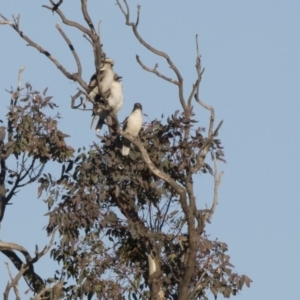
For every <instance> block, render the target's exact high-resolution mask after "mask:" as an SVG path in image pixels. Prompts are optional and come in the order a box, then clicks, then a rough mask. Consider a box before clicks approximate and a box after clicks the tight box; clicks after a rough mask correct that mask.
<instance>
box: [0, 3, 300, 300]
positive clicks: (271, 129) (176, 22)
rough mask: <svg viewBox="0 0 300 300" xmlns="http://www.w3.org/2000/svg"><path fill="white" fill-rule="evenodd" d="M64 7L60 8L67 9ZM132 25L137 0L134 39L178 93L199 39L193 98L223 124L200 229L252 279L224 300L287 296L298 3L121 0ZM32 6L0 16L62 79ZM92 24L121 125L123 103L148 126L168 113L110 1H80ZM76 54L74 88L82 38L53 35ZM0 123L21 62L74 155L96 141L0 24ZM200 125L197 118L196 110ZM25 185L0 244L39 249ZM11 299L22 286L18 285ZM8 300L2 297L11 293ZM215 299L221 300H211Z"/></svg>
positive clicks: (202, 182) (294, 236)
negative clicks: (54, 110) (216, 185)
mask: <svg viewBox="0 0 300 300" xmlns="http://www.w3.org/2000/svg"><path fill="white" fill-rule="evenodd" d="M65 2H66V3H63V6H62V9H63V10H64V11H65V13H66V15H67V16H68V17H69V18H74V19H76V20H79V21H80V22H83V20H82V17H81V16H80V15H79V13H78V12H79V10H78V9H77V8H79V5H78V4H77V6H76V5H75V4H74V3H75V2H76V3H77V2H79V1H74V0H73V1H65ZM70 3H72V4H71V5H70ZM129 3H130V5H131V8H132V18H134V16H135V7H136V5H137V4H141V6H142V10H141V20H140V33H141V34H142V35H143V37H144V38H145V39H146V40H147V41H148V42H150V43H151V44H152V45H153V46H155V47H157V48H158V49H160V50H163V51H165V52H167V53H168V54H169V55H170V56H171V58H172V59H173V61H174V62H175V63H176V64H177V66H178V67H179V69H180V70H181V72H182V75H183V76H184V78H185V84H186V86H185V91H186V93H188V92H189V88H190V86H191V84H192V82H193V80H194V79H195V68H194V65H195V54H196V50H195V34H198V35H199V43H200V51H201V55H202V65H203V67H205V73H204V76H203V80H202V84H201V98H202V99H203V101H205V102H206V103H209V104H212V105H213V106H214V107H215V110H216V117H217V120H218V121H219V120H222V119H223V120H224V125H223V126H222V128H221V131H220V135H219V137H220V138H221V140H222V143H223V146H224V147H225V155H226V159H227V164H220V166H219V168H220V169H221V170H224V171H225V175H224V177H223V182H222V184H221V187H220V192H219V206H218V207H217V211H216V213H215V215H214V217H213V220H212V224H211V225H209V226H208V227H207V231H208V232H209V233H210V234H211V236H212V237H218V238H219V239H220V240H221V241H224V242H226V243H228V245H229V255H230V256H231V258H232V263H233V264H234V265H235V267H236V268H235V269H236V271H237V272H238V273H245V274H246V275H248V276H249V277H250V278H252V279H253V281H254V282H253V284H252V287H251V288H250V289H248V288H245V289H244V290H243V291H242V292H241V294H240V295H238V296H236V298H234V299H241V300H253V299H263V300H265V299H272V300H277V299H278V300H279V299H298V297H299V295H298V294H299V292H298V289H297V287H298V286H299V280H300V262H299V255H298V249H299V247H300V242H299V238H300V236H299V235H300V233H299V228H300V218H299V214H300V201H299V191H300V175H299V172H298V168H299V166H300V158H299V155H298V153H299V148H300V129H299V128H300V121H299V113H300V105H299V100H300V90H299V86H300V85H299V83H300V71H299V66H300V42H299V38H300V18H299V15H300V2H299V1H296V0H290V1H279V0H272V1H271V0H265V1H261V0H260V1H258V0H252V1H241V0H227V1H215V0H214V1H207V0H206V1H200V0H197V1H196V0H193V1H192V0H191V1H177V0H163V1H149V0H148V1H146V0H143V1H129ZM41 4H47V1H46V0H45V1H39V0H31V1H24V0H14V1H11V0H0V12H1V13H2V14H4V15H5V16H7V17H10V16H11V15H12V14H18V13H20V14H21V28H22V30H23V31H24V33H25V34H27V35H28V36H30V37H31V38H32V39H34V40H35V41H36V42H37V43H40V44H41V45H42V46H43V47H45V48H46V49H47V50H48V51H49V52H50V53H51V54H53V55H54V56H55V57H56V58H57V59H59V60H60V61H61V62H62V63H63V64H64V66H65V67H66V68H68V69H69V70H70V71H75V63H74V61H73V58H72V56H71V55H70V52H69V49H68V47H67V45H66V44H65V42H64V41H63V39H62V38H61V36H60V35H59V33H58V32H57V30H56V29H55V23H56V22H59V23H60V24H61V22H60V20H59V18H58V17H57V16H56V15H53V14H52V13H51V12H49V11H47V10H45V9H43V8H42V7H41ZM90 8H91V10H90V11H91V15H92V17H93V20H94V22H95V23H97V22H98V20H100V19H101V20H102V25H101V32H102V42H103V44H104V50H105V52H106V53H107V55H108V56H109V57H113V58H114V59H115V71H116V72H117V73H119V74H120V75H121V76H123V84H124V95H125V101H126V102H125V105H124V107H123V109H122V111H121V112H120V120H123V118H125V117H126V116H127V115H128V113H129V112H130V111H131V109H132V106H133V103H135V102H141V103H142V104H143V108H144V112H145V113H146V114H148V115H149V118H150V119H153V118H156V117H160V115H161V114H162V113H164V114H165V115H167V114H168V113H171V112H173V111H174V110H175V109H177V108H179V102H178V100H177V93H176V92H177V91H176V88H175V86H171V85H170V84H169V83H166V82H164V81H162V80H161V79H159V78H157V77H155V76H154V75H153V74H149V73H146V72H144V71H142V70H141V68H140V66H139V65H138V64H137V63H136V61H135V54H139V55H140V57H141V59H142V60H143V61H144V62H145V63H147V64H149V65H150V66H154V64H155V63H156V62H158V63H159V66H160V70H161V71H163V72H166V73H167V74H172V73H171V72H170V70H169V69H168V67H167V66H166V64H165V62H164V61H163V60H161V59H159V58H156V57H154V56H153V55H152V54H150V53H149V52H147V51H146V50H144V49H143V48H142V46H141V45H139V44H138V42H137V41H136V40H135V39H134V37H133V34H132V31H131V29H130V28H129V27H126V26H125V25H124V18H123V15H122V14H121V12H120V11H119V9H118V7H117V6H115V1H113V0H106V1H104V0H103V1H99V0H98V1H96V0H93V1H90ZM63 28H64V29H65V31H66V32H67V33H68V34H69V36H70V37H71V39H72V42H73V44H74V46H75V48H76V50H77V51H78V53H79V55H80V57H81V60H82V64H83V72H84V77H85V78H86V80H88V79H89V77H90V75H91V74H92V73H93V70H94V68H93V57H92V50H91V48H90V45H89V44H88V43H87V41H86V40H85V39H83V38H82V34H80V33H78V32H76V31H75V30H74V29H70V28H66V27H63ZM0 39H1V56H0V68H1V71H0V83H1V86H0V101H1V106H0V107H1V109H0V119H1V118H3V116H4V114H6V110H4V109H3V108H4V107H7V106H8V103H9V94H7V92H5V89H9V88H10V86H14V87H15V86H16V83H17V72H18V70H19V68H20V67H21V66H24V65H25V66H26V70H25V72H24V76H23V79H24V82H27V81H29V82H30V83H31V84H32V85H33V87H34V88H35V89H37V90H41V91H42V90H43V89H44V88H45V87H47V86H48V87H49V90H48V93H49V94H50V95H53V96H54V102H56V103H58V104H59V105H60V111H61V114H62V116H63V119H62V120H61V126H62V129H63V130H64V131H65V132H67V133H69V134H70V135H71V138H70V141H71V142H72V143H73V145H75V147H76V148H77V147H79V146H82V145H87V146H88V145H91V144H92V141H94V140H97V139H96V137H95V134H94V132H93V131H91V130H90V129H89V127H90V119H91V118H90V112H85V113H83V112H80V111H75V110H71V109H70V95H72V94H74V92H75V91H76V87H77V86H76V85H75V84H74V83H73V82H71V81H70V80H67V79H66V78H64V77H63V75H62V74H61V73H60V72H59V71H58V70H57V68H56V67H55V66H54V65H53V64H52V63H51V62H50V61H49V60H47V58H46V57H45V56H43V55H41V54H39V53H38V52H37V51H36V50H35V49H33V48H30V47H27V46H26V43H25V41H23V40H22V39H21V38H20V37H19V36H18V35H17V34H16V33H15V32H14V31H13V30H12V29H11V28H9V27H5V26H0ZM195 111H196V113H197V116H198V117H197V118H198V120H199V121H200V124H201V125H202V126H206V125H207V120H208V114H207V113H206V112H203V111H202V110H201V109H200V108H199V107H198V106H197V105H196V104H195ZM212 180H213V179H212V178H210V177H209V176H208V175H199V177H198V178H197V186H198V187H199V188H198V194H197V196H198V203H199V206H201V205H205V204H208V205H210V203H211V185H212ZM36 196H37V191H36V187H34V186H32V187H29V188H27V189H26V191H24V192H22V194H21V193H20V194H18V196H17V197H16V198H15V199H14V201H13V204H14V205H13V206H9V207H7V210H6V214H5V219H4V221H3V223H2V228H1V231H0V239H1V240H3V241H10V242H16V243H20V244H22V245H23V246H25V247H26V248H27V249H28V250H30V251H31V253H32V254H33V251H34V247H35V243H39V245H40V247H41V248H42V247H43V246H44V245H45V243H46V242H47V238H46V235H45V232H44V231H42V228H43V226H44V225H45V224H46V222H47V219H46V218H45V217H42V215H43V213H44V212H45V205H44V204H43V202H42V200H41V199H39V200H37V199H36ZM4 261H7V259H6V257H4V256H3V255H1V256H0V274H1V276H0V278H1V280H0V291H3V290H4V286H5V284H6V282H7V278H8V276H7V270H6V268H5V266H4V263H3V262H4ZM52 268H53V267H52V266H51V264H49V263H48V262H47V258H43V259H42V260H41V261H40V263H38V264H37V265H36V270H37V272H41V274H42V275H43V276H45V277H47V276H50V275H51V274H50V273H49V270H50V269H52ZM20 288H21V292H22V295H24V294H23V292H24V291H25V290H26V286H25V284H24V283H22V284H20ZM26 297H27V296H26V295H24V296H23V297H22V299H28V298H26ZM11 298H12V299H13V298H14V297H13V296H12V294H11ZM220 299H221V297H220Z"/></svg>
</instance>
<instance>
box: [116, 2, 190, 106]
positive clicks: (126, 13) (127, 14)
mask: <svg viewBox="0 0 300 300" xmlns="http://www.w3.org/2000/svg"><path fill="white" fill-rule="evenodd" d="M123 2H124V4H125V7H126V11H125V9H124V8H123V6H122V5H121V3H120V0H117V5H118V6H119V8H120V10H121V12H122V13H123V15H124V17H125V20H126V23H125V24H126V25H127V26H130V27H131V28H132V30H133V33H134V35H135V37H136V38H137V40H138V41H139V42H140V43H141V44H142V45H143V46H144V47H145V48H147V49H148V50H149V51H151V52H152V53H154V54H155V55H158V56H161V57H163V58H164V59H165V60H166V61H167V63H168V65H169V66H170V68H171V69H172V70H173V71H174V73H175V74H176V77H177V80H178V93H179V100H180V103H181V106H182V108H183V109H184V110H185V108H186V102H185V100H184V96H183V78H182V76H181V73H180V72H179V70H178V69H177V67H176V66H175V64H174V63H173V61H172V60H171V58H170V57H169V55H168V54H166V53H165V52H163V51H159V50H157V49H155V48H154V47H152V46H151V45H150V44H148V43H147V42H146V41H145V40H144V39H143V38H142V37H141V35H140V34H139V32H138V29H137V26H138V23H139V18H140V6H139V5H138V6H137V20H136V23H133V22H131V21H130V10H129V6H128V3H127V1H126V0H123Z"/></svg>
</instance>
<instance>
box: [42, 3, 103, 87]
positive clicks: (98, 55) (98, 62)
mask: <svg viewBox="0 0 300 300" xmlns="http://www.w3.org/2000/svg"><path fill="white" fill-rule="evenodd" d="M49 1H50V3H51V4H52V7H49V6H47V5H43V7H44V8H47V9H49V10H51V11H53V6H54V5H55V3H54V1H53V0H49ZM81 8H82V9H81V10H82V13H83V17H84V19H85V21H86V22H87V24H88V25H89V27H90V30H89V29H87V28H85V27H84V26H82V25H81V24H79V23H77V22H74V21H71V20H68V19H67V18H66V17H65V15H64V14H63V12H62V11H61V10H60V9H59V8H57V9H56V10H55V12H56V13H57V14H58V15H59V16H60V18H61V20H62V22H63V23H64V24H66V25H68V26H72V27H75V28H77V29H79V30H80V31H82V32H83V33H84V34H86V35H87V36H88V37H89V38H90V39H91V40H92V46H93V51H94V58H95V68H96V70H100V68H101V67H102V64H103V60H104V57H105V54H104V53H103V51H102V46H101V42H100V36H99V35H97V33H96V31H95V28H94V25H93V23H92V20H91V18H90V16H89V14H88V11H87V0H81ZM81 86H82V87H83V88H84V89H85V90H87V89H86V88H87V86H83V85H81Z"/></svg>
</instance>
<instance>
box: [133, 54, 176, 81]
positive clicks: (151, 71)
mask: <svg viewBox="0 0 300 300" xmlns="http://www.w3.org/2000/svg"><path fill="white" fill-rule="evenodd" d="M136 60H137V62H138V63H139V64H140V66H141V67H142V69H144V70H145V71H148V72H150V73H154V74H155V75H157V76H158V77H160V78H162V79H164V80H166V81H169V82H171V83H174V84H176V85H179V83H178V81H176V80H174V79H172V78H169V77H167V76H165V75H163V74H161V73H160V72H158V71H157V68H158V64H155V66H154V68H153V69H151V68H149V67H147V66H146V65H145V64H144V63H143V62H142V61H141V60H140V57H139V56H138V55H136Z"/></svg>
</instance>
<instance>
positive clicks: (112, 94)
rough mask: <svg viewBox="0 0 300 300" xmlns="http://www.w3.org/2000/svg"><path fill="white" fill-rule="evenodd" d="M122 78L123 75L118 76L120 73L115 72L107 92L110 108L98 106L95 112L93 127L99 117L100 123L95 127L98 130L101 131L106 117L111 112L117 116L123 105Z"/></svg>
mask: <svg viewBox="0 0 300 300" xmlns="http://www.w3.org/2000/svg"><path fill="white" fill-rule="evenodd" d="M121 78H122V77H120V76H118V74H115V75H114V80H113V82H112V83H111V85H110V89H109V90H108V91H107V93H106V96H107V102H108V108H109V110H104V109H102V108H98V109H97V110H96V112H95V113H94V114H95V115H94V117H93V120H92V123H91V127H93V124H94V122H95V120H96V118H97V117H99V120H98V123H97V125H96V128H95V129H96V130H97V131H100V130H101V129H102V126H103V124H104V122H105V119H106V118H107V116H108V115H109V114H110V113H111V114H113V115H114V116H116V115H117V113H118V112H119V110H120V109H121V108H122V106H123V102H124V97H123V91H122V81H121Z"/></svg>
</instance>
